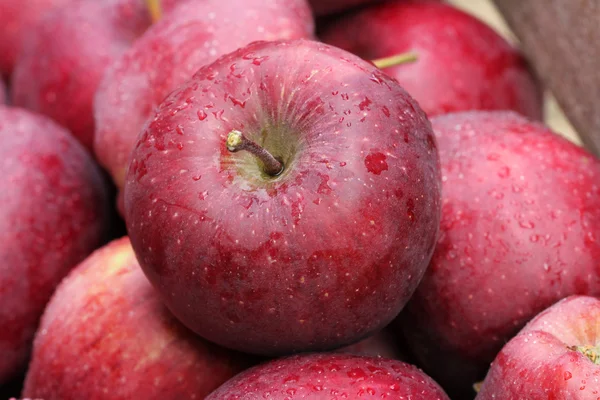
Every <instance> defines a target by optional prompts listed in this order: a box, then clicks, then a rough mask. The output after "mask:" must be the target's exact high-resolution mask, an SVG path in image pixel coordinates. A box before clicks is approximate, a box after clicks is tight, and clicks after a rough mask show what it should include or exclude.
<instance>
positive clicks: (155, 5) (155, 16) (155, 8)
mask: <svg viewBox="0 0 600 400" xmlns="http://www.w3.org/2000/svg"><path fill="white" fill-rule="evenodd" d="M146 8H147V9H148V12H149V13H150V18H151V19H152V23H155V22H157V21H158V20H159V19H160V18H161V17H162V8H161V6H160V0H146Z"/></svg>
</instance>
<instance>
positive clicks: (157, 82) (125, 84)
mask: <svg viewBox="0 0 600 400" xmlns="http://www.w3.org/2000/svg"><path fill="white" fill-rule="evenodd" d="M313 29H314V23H313V19H312V15H311V12H310V9H309V7H308V4H307V3H306V0H293V1H290V0H269V1H265V0H248V1H245V2H243V4H240V3H239V1H237V0H204V1H202V2H199V3H198V2H192V3H190V4H187V5H182V6H181V7H179V8H178V9H177V10H176V11H174V12H172V13H171V14H170V15H168V16H166V17H164V18H163V19H162V20H161V21H159V22H158V23H156V24H155V25H154V26H152V27H151V28H150V29H149V30H148V31H147V32H146V33H145V34H144V36H143V38H140V40H138V41H137V42H136V43H135V44H134V45H133V46H132V47H131V48H130V49H129V50H128V51H127V52H126V53H125V54H123V55H122V56H121V57H120V58H119V59H118V60H117V61H116V62H115V63H114V64H113V65H112V66H111V67H110V68H109V69H108V71H107V72H106V74H105V76H104V78H103V80H102V83H101V84H100V86H99V89H98V93H97V94H96V99H95V102H94V114H95V120H96V134H95V137H94V152H95V154H96V156H97V159H98V160H99V162H100V163H101V164H102V165H103V166H104V168H105V169H106V170H107V171H110V173H111V175H112V177H113V180H114V181H115V183H116V185H117V186H118V187H119V188H121V189H122V188H123V184H124V181H125V171H126V169H127V163H128V161H129V154H130V153H131V149H132V148H133V146H134V144H135V141H136V139H137V136H138V134H139V133H140V131H141V130H142V129H143V127H144V123H145V122H146V120H147V119H148V118H150V117H152V116H153V114H154V111H155V109H156V107H157V106H158V105H159V104H160V103H161V102H162V100H164V98H165V97H166V96H167V95H168V94H169V93H170V92H171V91H173V89H175V88H176V87H177V86H179V85H181V84H182V83H184V82H185V81H187V80H188V79H190V78H191V76H192V75H193V74H194V73H195V72H196V71H197V70H198V69H200V67H202V66H204V65H206V64H209V63H211V62H213V61H215V60H216V59H217V58H218V57H219V56H221V55H223V54H226V53H229V52H231V51H234V50H237V49H238V48H240V47H243V46H245V45H247V44H248V43H250V42H253V41H256V40H277V39H299V38H310V37H311V36H312V34H313Z"/></svg>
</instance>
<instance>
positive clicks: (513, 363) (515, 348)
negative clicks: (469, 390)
mask: <svg viewBox="0 0 600 400" xmlns="http://www.w3.org/2000/svg"><path fill="white" fill-rule="evenodd" d="M598 321H600V300H598V299H597V298H593V297H587V296H571V297H568V298H566V299H564V300H561V301H559V302H558V303H556V304H555V305H553V306H551V307H550V308H548V309H547V310H545V311H543V312H542V313H540V314H539V315H538V316H536V317H535V318H534V319H533V320H531V322H529V323H528V324H527V325H526V326H525V328H523V330H521V331H520V332H519V334H518V335H517V336H515V337H514V338H513V339H511V341H510V342H508V344H506V345H505V346H504V347H503V348H502V351H500V353H499V354H498V356H497V357H496V359H495V360H494V362H493V363H492V366H491V368H490V370H489V372H488V374H487V376H486V378H485V381H484V382H483V385H482V386H481V390H480V392H479V394H478V395H477V400H488V399H490V400H491V399H503V400H520V399H527V400H546V399H553V400H576V399H577V400H584V399H594V400H595V399H598V398H599V397H600V366H599V365H598V364H599V363H600V347H599V346H600V331H599V330H598Z"/></svg>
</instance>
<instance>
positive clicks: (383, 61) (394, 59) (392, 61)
mask: <svg viewBox="0 0 600 400" xmlns="http://www.w3.org/2000/svg"><path fill="white" fill-rule="evenodd" d="M418 58H419V57H418V56H417V53H414V52H412V51H409V52H407V53H400V54H396V55H393V56H390V57H383V58H378V59H376V60H372V61H371V62H372V63H373V64H375V66H376V67H377V68H379V69H384V68H389V67H395V66H396V65H400V64H406V63H409V62H415V61H417V60H418Z"/></svg>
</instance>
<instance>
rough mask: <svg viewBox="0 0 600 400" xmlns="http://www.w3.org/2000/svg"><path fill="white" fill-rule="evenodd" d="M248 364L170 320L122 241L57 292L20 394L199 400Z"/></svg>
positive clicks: (97, 254)
mask: <svg viewBox="0 0 600 400" xmlns="http://www.w3.org/2000/svg"><path fill="white" fill-rule="evenodd" d="M248 361H249V360H248V357H247V356H245V355H242V354H239V353H234V352H232V351H230V350H226V349H221V348H219V347H217V346H216V345H214V344H212V343H209V342H206V341H204V340H202V339H201V338H199V337H197V336H196V335H194V334H193V333H192V332H190V331H189V330H188V329H187V328H185V327H184V326H183V325H181V324H180V323H179V321H177V320H176V319H175V318H174V317H173V316H172V315H171V313H170V312H169V311H168V310H167V309H166V307H165V306H164V305H163V303H162V301H161V300H160V298H159V297H158V294H157V293H156V291H155V290H154V289H153V288H152V286H151V285H150V283H149V282H148V280H147V279H146V277H145V276H144V274H143V272H142V270H141V269H140V266H139V264H138V262H137V260H136V258H135V254H134V252H133V249H132V248H131V244H130V242H129V239H128V238H127V237H125V238H122V239H120V240H117V241H113V242H111V243H110V244H108V245H107V246H105V247H103V248H102V249H100V250H98V251H96V252H95V253H94V254H92V255H91V256H90V257H89V258H87V259H86V260H85V261H84V262H82V263H81V264H80V265H79V266H77V267H76V268H75V269H74V270H73V271H72V272H71V273H70V274H69V275H68V276H67V278H65V279H64V281H63V282H62V283H61V284H60V286H59V287H58V289H57V290H56V293H55V294H54V296H53V297H52V300H51V301H50V303H49V304H48V307H47V309H46V311H45V312H44V316H43V317H42V322H41V324H40V328H39V330H38V332H37V334H36V337H35V342H34V347H33V356H32V360H31V363H30V365H29V370H28V372H27V377H26V378H25V387H24V389H23V396H27V397H39V398H45V399H72V400H76V399H82V400H84V399H98V400H100V399H107V400H109V399H110V400H116V399H123V400H128V399H148V400H150V399H184V398H185V399H194V398H198V399H203V398H204V397H205V396H207V395H208V394H209V393H210V392H212V391H213V390H214V389H216V388H217V387H218V386H219V385H221V384H222V383H223V382H225V381H226V380H227V379H229V378H231V377H232V376H234V375H235V374H236V373H238V372H240V371H241V370H243V369H245V368H246V367H248V366H249V363H248Z"/></svg>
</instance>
